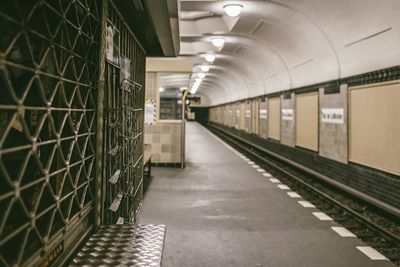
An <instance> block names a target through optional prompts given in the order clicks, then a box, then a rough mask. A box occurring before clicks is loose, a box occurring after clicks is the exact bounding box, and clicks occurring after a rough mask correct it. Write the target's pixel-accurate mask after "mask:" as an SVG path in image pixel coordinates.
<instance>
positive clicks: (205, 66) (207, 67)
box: [200, 64, 210, 72]
mask: <svg viewBox="0 0 400 267" xmlns="http://www.w3.org/2000/svg"><path fill="white" fill-rule="evenodd" d="M200 69H201V71H204V72H207V71H209V70H210V65H207V64H204V65H201V66H200Z"/></svg>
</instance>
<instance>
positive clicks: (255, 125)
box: [251, 98, 260, 134]
mask: <svg viewBox="0 0 400 267" xmlns="http://www.w3.org/2000/svg"><path fill="white" fill-rule="evenodd" d="M259 105H260V99H259V98H256V99H253V101H252V110H251V114H252V116H251V132H252V133H253V134H259V127H258V123H259V119H258V117H259V111H258V110H259Z"/></svg>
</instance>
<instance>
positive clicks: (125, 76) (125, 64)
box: [120, 56, 132, 83]
mask: <svg viewBox="0 0 400 267" xmlns="http://www.w3.org/2000/svg"><path fill="white" fill-rule="evenodd" d="M120 60H121V64H120V80H121V83H123V82H124V81H130V80H131V66H132V65H131V61H130V60H129V58H127V57H125V56H121V58H120Z"/></svg>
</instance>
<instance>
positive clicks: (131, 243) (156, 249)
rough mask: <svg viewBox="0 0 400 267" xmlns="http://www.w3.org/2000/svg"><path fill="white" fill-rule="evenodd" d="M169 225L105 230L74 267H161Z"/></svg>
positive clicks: (86, 246)
mask: <svg viewBox="0 0 400 267" xmlns="http://www.w3.org/2000/svg"><path fill="white" fill-rule="evenodd" d="M164 237H165V225H151V224H147V225H127V224H125V225H107V226H102V227H101V228H100V230H99V231H98V233H96V234H95V235H93V236H92V237H91V238H90V239H89V241H88V242H87V243H86V245H85V246H84V247H83V248H82V249H81V250H80V251H79V252H78V254H77V255H76V257H75V258H74V259H73V261H72V263H71V265H70V266H138V267H139V266H146V267H156V266H160V265H161V256H162V250H163V245H164Z"/></svg>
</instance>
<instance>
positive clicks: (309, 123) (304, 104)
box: [295, 93, 319, 151]
mask: <svg viewBox="0 0 400 267" xmlns="http://www.w3.org/2000/svg"><path fill="white" fill-rule="evenodd" d="M295 106H296V112H295V114H296V116H295V117H296V146H299V147H303V148H307V149H310V150H313V151H318V120H319V111H318V93H310V94H300V95H296V105H295Z"/></svg>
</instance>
